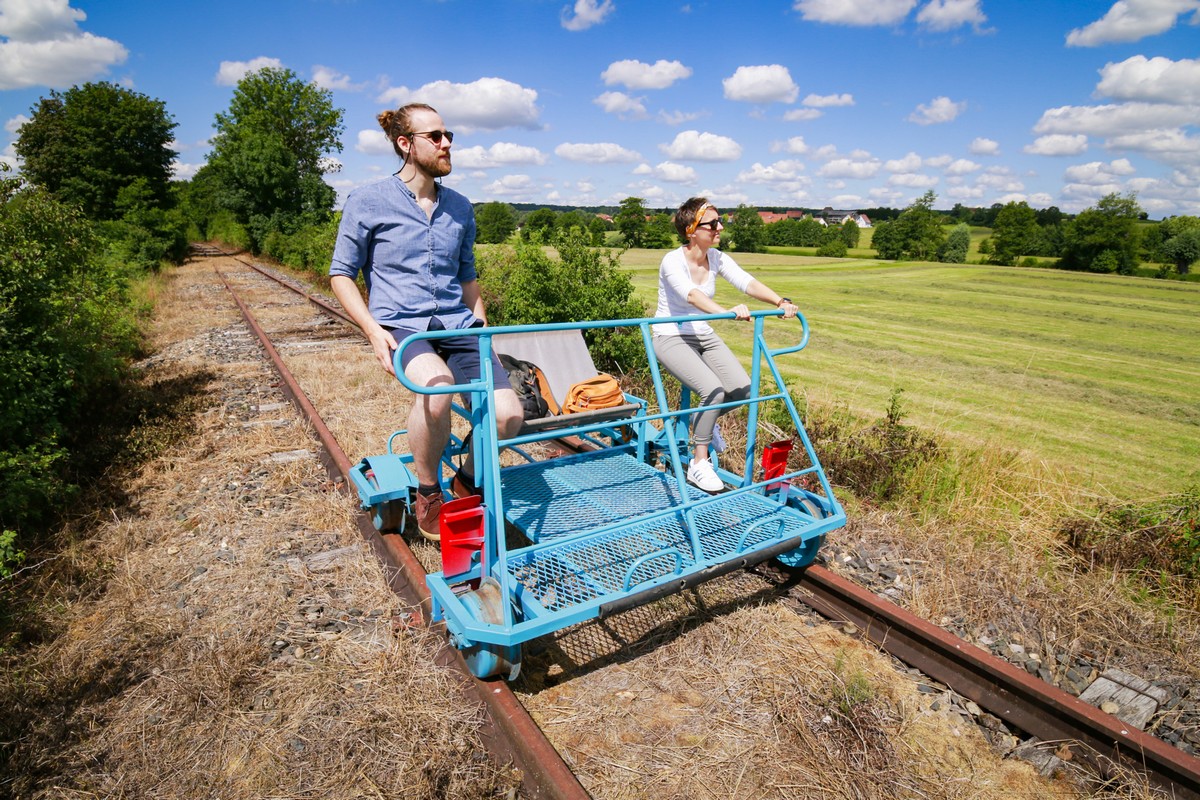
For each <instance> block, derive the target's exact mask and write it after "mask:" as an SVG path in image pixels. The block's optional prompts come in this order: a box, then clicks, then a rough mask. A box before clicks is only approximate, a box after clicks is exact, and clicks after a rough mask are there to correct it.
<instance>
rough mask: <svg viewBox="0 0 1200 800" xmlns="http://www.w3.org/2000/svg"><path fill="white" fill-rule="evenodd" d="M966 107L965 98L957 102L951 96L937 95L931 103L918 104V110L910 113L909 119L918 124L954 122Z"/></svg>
mask: <svg viewBox="0 0 1200 800" xmlns="http://www.w3.org/2000/svg"><path fill="white" fill-rule="evenodd" d="M966 108H967V103H966V101H965V100H964V101H963V102H961V103H956V102H954V101H953V100H951V99H950V98H949V97H935V98H933V99H932V100H930V101H929V105H925V104H924V103H922V104H920V105H918V106H917V110H916V111H914V112H913V113H911V114H909V115H908V121H909V122H915V123H917V124H918V125H940V124H942V123H944V122H952V121H953V120H954V119H955V118H956V117H957V116H958V115H959V114H961V113H962V112H963V111H964V110H966Z"/></svg>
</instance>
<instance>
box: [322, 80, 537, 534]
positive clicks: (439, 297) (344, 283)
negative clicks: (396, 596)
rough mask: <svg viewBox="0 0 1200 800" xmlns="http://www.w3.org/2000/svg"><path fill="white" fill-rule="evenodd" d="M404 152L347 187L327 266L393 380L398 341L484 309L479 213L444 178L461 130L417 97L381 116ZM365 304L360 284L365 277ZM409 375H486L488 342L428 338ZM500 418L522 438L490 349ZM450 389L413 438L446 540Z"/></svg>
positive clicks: (423, 400) (416, 414)
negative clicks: (369, 179)
mask: <svg viewBox="0 0 1200 800" xmlns="http://www.w3.org/2000/svg"><path fill="white" fill-rule="evenodd" d="M378 119H379V124H380V126H381V127H382V128H383V130H384V132H385V133H386V134H387V137H388V139H390V140H391V142H392V147H393V148H394V149H395V151H396V155H397V156H399V157H400V162H401V163H400V171H399V172H396V173H395V174H393V175H392V176H390V177H389V178H387V179H386V180H383V181H380V182H378V183H373V184H370V185H367V186H363V187H361V188H359V189H356V190H355V191H353V192H351V193H350V196H349V197H347V198H346V205H345V207H344V208H343V210H342V221H341V225H340V226H339V228H338V234H337V241H336V243H335V245H334V250H333V261H332V263H331V264H330V267H329V275H330V279H329V283H330V286H331V287H332V289H333V293H334V295H335V296H336V297H337V299H338V301H339V302H340V303H341V304H342V307H343V308H344V309H345V310H346V313H348V314H349V315H350V316H351V318H353V319H354V321H355V322H356V323H357V324H358V326H359V327H360V328H361V329H362V331H363V334H364V335H365V336H366V337H367V340H368V341H369V342H370V343H371V347H372V349H373V350H374V351H375V358H376V359H377V360H378V361H379V363H380V365H381V366H382V367H383V369H384V370H386V371H387V373H388V374H389V375H394V374H395V373H394V371H393V369H394V368H393V366H392V354H393V352H394V351H395V350H396V348H397V343H398V342H400V341H402V340H403V339H404V338H405V337H407V336H409V335H411V334H413V333H417V332H420V331H429V330H462V329H465V328H476V327H481V326H483V325H485V324H486V323H487V314H486V311H485V309H484V307H483V300H482V298H481V296H480V291H479V283H478V281H477V280H476V274H475V253H474V245H475V213H474V211H473V209H472V208H471V203H470V201H469V200H467V198H465V197H463V196H462V195H461V194H459V193H458V192H456V191H454V190H453V189H450V188H448V187H446V186H443V185H442V184H441V183H439V182H438V181H437V180H436V179H437V178H441V177H442V176H444V175H449V174H450V168H451V167H450V144H451V142H452V141H453V140H454V134H453V133H451V132H450V131H448V130H446V128H445V124H444V123H443V122H442V117H441V115H440V114H438V112H437V111H435V110H434V109H433V108H431V107H430V106H427V105H425V104H423V103H412V104H409V105H406V106H402V107H401V108H399V109H397V110H395V111H384V112H383V113H381V114H380V115H379V118H378ZM360 272H361V273H362V275H363V280H364V282H365V283H366V287H367V296H368V299H367V301H364V300H363V297H362V295H361V294H360V293H359V291H358V287H357V286H356V285H355V280H356V279H357V277H358V274H359V273H360ZM402 367H403V369H404V374H405V375H406V376H408V378H409V379H410V380H411V381H412V382H413V383H415V384H417V385H419V386H433V385H448V384H451V383H456V384H460V383H466V382H468V381H473V380H477V379H478V378H479V376H480V370H481V364H480V360H479V339H478V337H476V336H454V337H448V338H444V339H434V340H429V339H423V340H421V341H419V342H416V343H414V344H413V345H411V346H409V347H407V348H406V349H405V351H404V354H403V364H402ZM492 376H493V386H494V387H495V390H496V391H495V393H494V396H495V398H496V408H495V416H496V425H497V428H498V430H499V434H500V436H501V438H507V437H510V436H513V435H515V434H516V432H517V430H519V429H520V427H521V422H522V419H523V415H522V411H521V403H520V401H519V400H518V399H517V395H516V393H515V392H514V391H513V390H512V388H511V387H510V386H509V383H508V376H507V373H506V372H505V370H504V368H503V366H501V364H500V359H499V358H498V357H497V356H496V354H495V353H493V354H492ZM450 404H451V395H449V394H422V395H417V396H416V397H415V398H414V401H413V406H412V410H411V412H410V413H409V417H408V444H409V449H410V450H411V451H412V454H413V466H414V467H415V470H416V474H417V481H418V483H419V484H420V485H419V487H418V489H417V497H416V503H415V509H414V510H415V514H416V517H417V527H418V528H419V529H420V531H421V533H422V535H424V536H425V537H426V538H428V539H431V540H434V541H436V540H437V539H438V538H439V525H438V519H439V514H440V512H441V509H442V502H443V493H442V488H441V465H440V458H441V454H442V451H443V450H444V449H445V447H446V443H447V442H448V441H449V440H450V413H451V411H450ZM473 475H474V470H473V466H472V462H471V459H470V457H468V459H467V462H466V463H465V464H464V465H463V466H462V468H461V469H460V470H459V471H458V472H457V473H456V474H455V475H454V477H453V479H452V480H451V482H450V488H451V491H452V492H453V494H454V495H455V496H458V497H465V496H467V495H469V494H474V493H478V492H479V489H478V488H477V487H476V486H475V485H474V481H473Z"/></svg>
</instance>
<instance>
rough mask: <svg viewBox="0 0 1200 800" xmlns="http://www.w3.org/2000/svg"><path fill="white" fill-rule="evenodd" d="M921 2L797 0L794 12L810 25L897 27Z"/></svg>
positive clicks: (900, 0)
mask: <svg viewBox="0 0 1200 800" xmlns="http://www.w3.org/2000/svg"><path fill="white" fill-rule="evenodd" d="M916 5H917V0H874V2H870V3H862V2H858V0H796V1H795V2H794V3H793V4H792V8H793V9H795V10H796V11H799V12H800V15H801V16H802V17H804V19H806V20H808V21H809V22H829V23H832V24H834V25H861V26H867V25H895V24H896V23H898V22H900V21H901V20H902V19H904V18H905V17H907V16H908V12H910V11H912V10H913V8H914V7H915V6H916Z"/></svg>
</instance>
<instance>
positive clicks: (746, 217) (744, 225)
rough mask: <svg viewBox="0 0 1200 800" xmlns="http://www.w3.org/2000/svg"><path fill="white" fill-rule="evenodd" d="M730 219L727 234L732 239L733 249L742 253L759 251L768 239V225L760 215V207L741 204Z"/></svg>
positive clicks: (731, 247)
mask: <svg viewBox="0 0 1200 800" xmlns="http://www.w3.org/2000/svg"><path fill="white" fill-rule="evenodd" d="M730 216H731V219H730V220H729V227H728V228H727V229H726V231H725V234H726V236H727V237H728V238H729V239H732V240H733V241H732V244H731V246H730V249H731V250H734V251H735V252H740V253H758V252H761V251H762V249H763V245H764V244H765V243H766V241H767V225H766V223H765V222H763V219H762V217H760V216H759V215H758V209H756V208H752V207H750V206H748V205H746V204H744V203H743V204H741V205H739V206H738V207H737V208H736V209H734V212H733V214H732V215H730Z"/></svg>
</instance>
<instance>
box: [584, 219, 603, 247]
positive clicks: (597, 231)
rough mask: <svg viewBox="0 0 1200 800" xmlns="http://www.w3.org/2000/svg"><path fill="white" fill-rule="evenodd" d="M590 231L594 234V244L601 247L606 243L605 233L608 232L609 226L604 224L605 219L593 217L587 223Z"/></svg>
mask: <svg viewBox="0 0 1200 800" xmlns="http://www.w3.org/2000/svg"><path fill="white" fill-rule="evenodd" d="M587 229H588V233H590V234H591V236H592V246H594V247H601V246H603V244H604V234H606V233H608V226H607V225H605V224H604V220H602V219H600V218H599V217H592V218H591V220H589V221H588V225H587Z"/></svg>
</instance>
